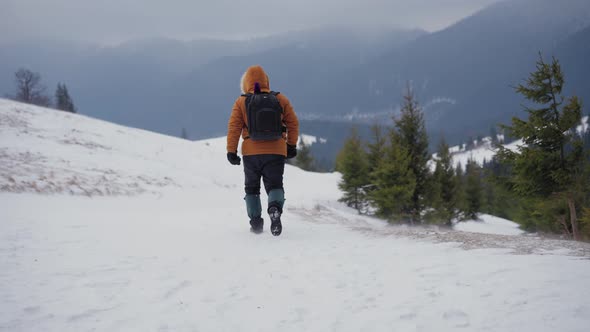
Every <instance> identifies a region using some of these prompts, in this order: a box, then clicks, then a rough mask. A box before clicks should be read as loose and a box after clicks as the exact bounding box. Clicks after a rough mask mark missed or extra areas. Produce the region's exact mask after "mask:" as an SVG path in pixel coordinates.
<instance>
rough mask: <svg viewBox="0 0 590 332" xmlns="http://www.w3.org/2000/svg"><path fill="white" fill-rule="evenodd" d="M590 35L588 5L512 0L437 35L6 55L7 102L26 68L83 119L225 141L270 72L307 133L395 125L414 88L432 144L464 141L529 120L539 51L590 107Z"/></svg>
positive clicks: (291, 38)
mask: <svg viewBox="0 0 590 332" xmlns="http://www.w3.org/2000/svg"><path fill="white" fill-rule="evenodd" d="M589 25H590V2H588V1H586V0H564V1H559V2H556V1H550V0H512V1H506V2H502V3H497V4H494V5H491V6H490V7H488V8H486V9H484V10H482V11H480V12H478V13H475V14H474V15H472V16H470V17H467V18H465V19H463V20H461V21H459V22H457V23H456V24H454V25H452V26H450V27H448V28H446V29H443V30H441V31H438V32H434V33H426V32H424V31H420V30H391V29H389V30H386V29H374V30H371V31H363V30H360V29H357V28H346V27H341V26H335V27H326V28H323V29H317V30H310V31H298V32H293V33H288V34H283V35H279V36H271V37H267V38H262V39H255V40H249V41H216V40H201V41H195V42H179V41H174V40H161V39H154V40H143V41H134V42H129V43H125V44H122V45H118V46H113V47H108V48H100V49H96V48H94V47H92V46H84V47H80V46H78V45H57V46H56V48H57V49H52V48H51V47H49V46H43V45H32V46H30V45H29V46H26V47H25V46H23V45H20V46H18V45H16V46H15V45H13V46H2V47H0V57H2V59H3V61H2V63H0V77H3V79H2V80H0V92H4V93H9V92H11V90H12V89H13V87H12V74H13V72H14V71H15V70H16V67H18V66H27V67H30V68H31V69H32V70H35V71H39V72H40V73H41V74H42V75H43V77H44V78H45V80H46V83H48V86H49V88H50V90H49V92H51V89H52V88H53V84H54V83H55V82H57V81H63V82H66V83H67V84H68V88H69V90H70V92H71V94H72V96H73V97H74V101H75V102H76V103H77V105H78V107H79V109H80V111H81V112H82V113H86V114H89V115H92V116H95V117H99V118H102V119H106V120H110V121H115V122H118V123H121V124H125V125H131V126H135V127H141V128H145V129H150V130H155V131H159V132H162V133H167V134H173V135H178V134H179V133H180V131H181V128H182V127H185V128H186V129H187V131H188V132H189V135H190V136H191V137H192V138H204V137H212V136H216V135H222V134H224V132H225V130H226V128H225V127H226V121H227V117H228V112H229V107H230V106H231V104H232V103H233V101H234V100H235V98H236V97H237V96H238V95H239V86H238V82H239V78H240V76H241V74H242V72H243V71H244V70H245V69H246V68H247V67H248V66H249V65H252V64H261V65H263V66H264V68H265V69H266V70H267V71H268V73H269V76H270V78H271V87H272V88H273V89H275V90H279V91H283V92H284V93H285V94H286V95H288V96H289V98H290V99H291V100H292V102H293V104H294V106H295V108H296V111H297V112H298V114H300V115H301V118H302V126H308V127H309V128H313V129H314V130H319V131H321V130H323V129H322V128H326V126H325V125H321V124H322V123H335V125H333V126H332V125H331V126H330V128H332V129H328V131H330V130H338V131H342V130H345V131H346V128H347V127H349V126H350V124H351V123H360V124H361V125H364V126H366V125H370V124H372V123H377V122H378V123H385V124H389V123H391V121H390V117H391V116H393V115H395V114H396V113H397V111H398V110H399V107H400V103H401V95H402V91H403V89H404V88H405V86H406V84H407V83H408V82H410V83H411V85H412V86H413V89H414V91H415V93H416V95H417V98H418V100H419V101H420V104H421V105H422V106H423V108H424V111H425V114H426V121H427V127H428V129H429V132H430V134H431V136H433V137H440V136H442V135H444V136H446V137H447V140H448V141H449V142H451V143H453V142H457V141H459V140H461V139H465V138H466V137H468V136H476V135H478V134H484V135H485V134H487V133H488V131H489V128H490V127H491V126H494V125H495V124H497V123H500V122H503V123H505V122H508V121H509V120H510V117H511V116H512V115H516V114H521V107H520V104H521V103H522V99H521V98H520V97H519V96H518V95H516V94H515V93H514V89H513V88H512V86H514V85H516V84H518V83H519V82H521V81H522V80H523V79H524V78H526V77H527V76H528V73H529V72H531V71H532V70H533V69H534V65H535V61H536V60H537V59H538V52H539V51H541V52H543V54H544V55H545V56H546V57H550V56H551V55H556V56H558V57H559V58H560V59H562V64H563V67H564V71H565V74H566V90H567V91H573V92H576V93H578V94H579V96H580V97H581V98H582V99H583V100H590V73H589V71H590V65H589V64H588V61H587V60H586V59H588V56H587V55H588V54H590V52H589V46H588V45H589V44H590V43H589V42H588V40H589V38H590V27H589ZM570 88H571V90H569V89H570ZM336 128H338V129H336ZM310 134H312V135H316V136H322V137H325V136H326V135H325V134H324V133H322V132H310ZM337 136H338V137H340V136H341V134H340V133H339V134H338V135H337ZM327 138H328V139H329V141H330V142H335V140H334V139H333V138H332V137H327Z"/></svg>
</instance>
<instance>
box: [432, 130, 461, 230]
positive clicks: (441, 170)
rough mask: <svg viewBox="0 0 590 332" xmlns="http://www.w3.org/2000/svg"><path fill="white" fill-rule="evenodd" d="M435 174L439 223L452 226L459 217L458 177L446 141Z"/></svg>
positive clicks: (441, 143) (442, 143)
mask: <svg viewBox="0 0 590 332" xmlns="http://www.w3.org/2000/svg"><path fill="white" fill-rule="evenodd" d="M434 173H435V174H436V178H435V179H434V181H436V182H437V188H438V193H439V197H438V199H437V200H436V203H435V206H434V209H435V214H436V218H437V223H444V224H447V225H451V223H452V220H453V219H454V218H455V217H456V216H457V176H456V175H455V169H454V168H453V160H452V157H451V154H450V152H449V146H448V145H447V143H446V142H445V141H444V139H443V140H441V142H440V144H439V147H438V152H437V160H436V168H435V171H434Z"/></svg>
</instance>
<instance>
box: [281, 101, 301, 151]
mask: <svg viewBox="0 0 590 332" xmlns="http://www.w3.org/2000/svg"><path fill="white" fill-rule="evenodd" d="M279 98H281V100H280V101H281V106H282V107H283V122H284V123H285V126H287V144H289V145H293V146H297V140H298V139H299V120H298V119H297V115H296V114H295V110H293V106H292V105H291V102H290V101H289V98H287V97H285V96H284V95H282V94H280V95H279Z"/></svg>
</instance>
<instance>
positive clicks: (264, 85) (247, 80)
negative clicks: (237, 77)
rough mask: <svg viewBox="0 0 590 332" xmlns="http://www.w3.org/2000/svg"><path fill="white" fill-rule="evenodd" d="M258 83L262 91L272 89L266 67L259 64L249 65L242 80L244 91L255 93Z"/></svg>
mask: <svg viewBox="0 0 590 332" xmlns="http://www.w3.org/2000/svg"><path fill="white" fill-rule="evenodd" d="M256 83H258V84H259V85H260V91H262V92H269V91H270V82H269V80H268V75H266V72H264V69H262V67H261V66H259V65H255V66H251V67H249V68H248V69H247V70H246V72H245V73H244V75H242V80H241V82H240V88H241V89H242V93H254V85H255V84H256Z"/></svg>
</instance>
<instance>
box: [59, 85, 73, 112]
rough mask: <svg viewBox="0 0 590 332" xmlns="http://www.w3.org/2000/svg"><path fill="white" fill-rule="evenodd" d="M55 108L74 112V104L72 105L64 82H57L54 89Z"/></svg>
mask: <svg viewBox="0 0 590 332" xmlns="http://www.w3.org/2000/svg"><path fill="white" fill-rule="evenodd" d="M55 108H57V109H58V110H62V111H66V112H70V113H76V106H74V102H73V101H72V98H71V97H70V94H69V92H68V88H67V87H66V85H65V84H61V83H58V84H57V89H56V90H55Z"/></svg>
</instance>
